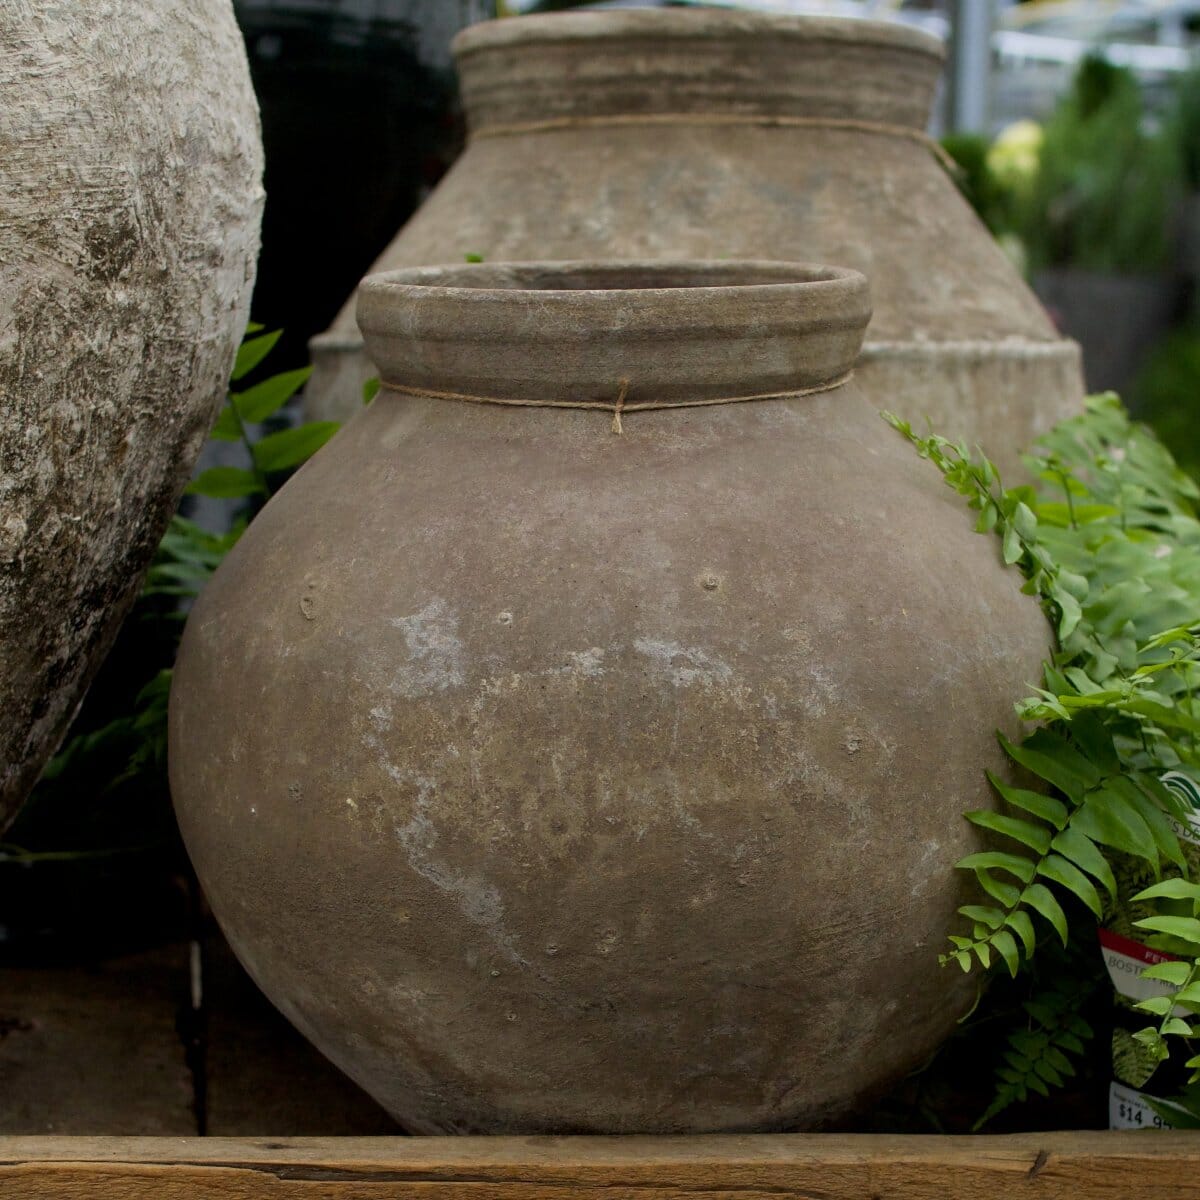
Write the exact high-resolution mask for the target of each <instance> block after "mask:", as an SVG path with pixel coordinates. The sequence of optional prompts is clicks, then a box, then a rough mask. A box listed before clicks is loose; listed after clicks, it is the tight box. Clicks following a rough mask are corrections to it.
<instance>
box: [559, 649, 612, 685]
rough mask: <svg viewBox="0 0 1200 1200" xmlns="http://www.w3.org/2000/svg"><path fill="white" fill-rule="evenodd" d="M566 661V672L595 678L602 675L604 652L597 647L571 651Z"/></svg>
mask: <svg viewBox="0 0 1200 1200" xmlns="http://www.w3.org/2000/svg"><path fill="white" fill-rule="evenodd" d="M567 659H568V660H569V665H568V666H567V670H568V671H569V672H570V673H571V674H573V675H586V676H588V678H595V677H596V676H597V675H603V674H604V665H603V664H604V651H603V650H601V649H600V647H599V646H593V647H592V648H591V649H590V650H573V651H572V652H571V653H570V654H568V655H567Z"/></svg>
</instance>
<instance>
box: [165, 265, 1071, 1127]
mask: <svg viewBox="0 0 1200 1200" xmlns="http://www.w3.org/2000/svg"><path fill="white" fill-rule="evenodd" d="M360 311H361V320H362V324H363V328H364V330H365V331H366V335H367V344H368V347H369V349H370V352H371V354H372V356H373V357H374V359H375V361H377V362H379V363H380V364H381V366H382V369H383V373H384V378H385V379H386V380H387V381H388V384H389V385H393V386H395V387H399V388H402V389H406V390H405V391H404V392H403V393H394V392H391V391H387V390H385V391H384V392H382V393H381V394H380V396H379V398H378V399H377V400H376V402H375V403H374V404H373V405H372V406H371V408H369V409H368V410H367V411H366V412H365V413H364V414H363V416H362V417H361V418H359V419H358V420H356V421H354V422H352V423H351V424H350V425H348V426H347V427H346V428H345V429H344V430H343V431H342V432H341V433H340V434H339V435H338V436H337V437H336V438H335V439H334V440H333V441H332V442H331V443H330V445H329V446H328V447H326V448H325V449H324V450H322V451H321V453H320V454H319V455H318V456H317V457H316V458H315V459H314V460H313V461H312V462H310V463H309V464H308V465H306V466H305V467H304V468H303V469H302V470H301V471H300V472H299V473H298V474H297V475H296V477H295V478H294V479H293V480H292V481H291V482H289V483H288V484H287V486H286V487H285V488H283V490H282V491H281V492H280V493H279V494H278V495H277V496H276V497H275V499H273V500H272V501H271V503H270V504H269V505H268V506H267V507H266V509H265V510H264V511H263V513H262V514H261V515H260V516H259V517H258V518H257V520H256V521H255V522H254V524H253V525H252V526H251V527H250V529H249V531H248V532H247V533H246V535H245V537H244V538H243V539H242V541H241V542H240V543H239V544H238V546H237V547H236V548H235V550H234V551H233V552H232V553H231V554H230V556H229V558H228V559H227V560H226V562H225V563H224V564H223V565H222V567H221V568H220V570H219V571H218V572H217V574H216V576H215V578H214V580H213V581H212V584H211V585H210V587H209V588H208V589H207V591H206V592H205V594H204V595H203V596H202V597H201V599H200V601H199V603H198V604H197V606H196V609H195V611H194V613H193V614H192V617H191V620H190V621H189V623H188V627H187V631H186V634H185V637H184V640H183V645H182V648H181V651H180V655H179V661H178V667H177V671H176V677H175V687H174V691H173V693H172V699H171V747H170V750H171V782H172V789H173V791H174V795H175V801H176V805H177V809H178V814H179V819H180V824H181V827H182V830H183V834H184V838H185V840H186V843H187V846H188V849H189V851H190V853H191V855H192V859H193V862H194V863H195V866H196V869H197V871H198V872H199V875H200V878H201V879H202V881H203V883H204V885H205V888H206V890H207V892H208V895H209V898H210V900H211V902H212V906H213V909H214V911H215V913H216V914H217V917H218V919H219V920H220V922H221V924H222V927H223V928H224V929H225V931H226V933H227V934H228V936H229V939H230V941H231V943H232V945H233V946H234V949H235V950H236V951H237V953H238V955H239V956H240V957H241V959H242V961H243V962H244V963H245V964H246V966H247V968H248V969H249V971H250V972H251V974H252V975H253V976H254V977H255V979H256V980H257V981H258V983H259V984H260V985H261V987H262V988H263V989H264V991H266V993H267V994H268V995H269V996H270V997H271V998H272V999H273V1000H274V1001H275V1003H276V1004H278V1005H279V1007H280V1008H281V1009H282V1010H283V1011H284V1012H285V1013H286V1014H287V1015H288V1016H289V1017H290V1018H291V1019H292V1020H293V1021H294V1022H295V1023H296V1024H297V1025H298V1026H299V1028H300V1029H301V1030H303V1031H304V1032H305V1033H306V1034H307V1035H308V1036H309V1037H311V1038H312V1039H313V1041H314V1042H316V1044H317V1045H318V1046H319V1047H320V1048H321V1049H322V1050H323V1051H324V1052H325V1053H326V1054H327V1055H329V1057H330V1058H332V1059H333V1061H334V1062H336V1063H337V1064H339V1065H340V1066H341V1067H342V1068H343V1069H345V1070H346V1071H347V1072H348V1073H349V1074H350V1075H352V1076H353V1077H354V1078H355V1079H356V1080H357V1081H358V1082H359V1083H360V1084H362V1086H363V1087H365V1088H366V1089H367V1090H368V1091H370V1092H371V1093H372V1094H373V1095H374V1096H375V1097H376V1098H377V1099H378V1100H379V1101H380V1102H381V1103H382V1104H384V1105H385V1106H386V1107H387V1108H388V1110H389V1111H390V1112H392V1113H393V1114H394V1115H395V1116H396V1117H397V1119H398V1120H400V1121H401V1122H403V1123H404V1124H406V1125H407V1126H409V1127H410V1128H412V1129H414V1130H418V1131H422V1132H433V1131H495V1132H500V1131H510V1132H517V1131H522V1132H527V1131H555V1130H557V1131H569V1130H579V1131H593V1132H605V1131H614V1132H618V1131H625V1132H627V1131H635V1130H663V1131H671V1130H676V1131H689V1132H694V1131H702V1130H718V1129H728V1130H739V1129H745V1130H752V1129H777V1128H781V1127H787V1126H793V1125H797V1124H798V1125H811V1124H815V1123H818V1122H820V1121H822V1120H825V1119H828V1118H831V1117H835V1116H836V1115H838V1114H839V1113H842V1112H844V1111H845V1110H846V1109H847V1108H849V1107H850V1106H852V1105H854V1104H856V1103H858V1102H860V1101H862V1100H863V1099H864V1098H866V1097H869V1096H870V1095H872V1094H874V1093H875V1092H876V1091H877V1090H878V1089H879V1088H881V1087H883V1086H884V1085H886V1084H888V1083H889V1082H890V1081H892V1080H894V1079H896V1078H897V1076H899V1075H901V1074H903V1073H904V1072H906V1071H908V1070H909V1069H910V1068H912V1067H913V1066H914V1065H915V1064H917V1063H918V1062H920V1061H921V1060H922V1059H923V1058H924V1057H925V1056H926V1055H928V1054H929V1053H930V1052H931V1051H932V1049H933V1048H934V1047H935V1046H936V1045H937V1044H938V1043H939V1041H940V1040H941V1039H942V1038H944V1037H945V1036H946V1035H947V1034H948V1033H949V1032H950V1031H951V1030H952V1028H953V1026H954V1022H955V1019H956V1017H958V1016H960V1015H961V1013H962V1012H963V1010H964V1008H965V1007H966V1006H967V1005H968V1004H969V1003H970V1002H971V1000H972V998H973V994H974V986H973V984H971V983H970V982H966V981H964V977H963V976H962V975H961V974H960V973H958V972H956V971H954V972H952V971H945V970H943V969H941V968H940V967H939V966H938V964H937V954H938V950H939V946H940V944H941V942H942V939H943V937H944V935H945V933H946V931H947V930H948V929H949V928H950V927H951V924H952V922H953V921H954V920H955V916H954V913H955V908H956V906H957V905H958V904H960V903H962V902H963V895H962V893H961V886H962V885H961V873H957V872H955V871H954V870H953V869H952V864H953V863H954V861H955V860H956V859H957V858H959V857H960V856H961V855H963V854H966V853H969V852H971V850H972V849H973V848H975V847H976V842H975V839H974V836H973V834H972V831H971V827H970V826H969V824H968V823H967V822H966V821H964V820H963V819H962V816H961V814H962V812H963V811H964V809H968V808H976V807H979V806H981V805H986V804H988V803H989V802H990V801H989V795H988V785H987V782H986V780H985V778H984V774H983V772H984V768H985V767H991V768H992V769H994V770H996V771H999V772H1001V773H1003V772H1004V770H1005V767H1004V763H1003V761H1002V756H1001V755H1000V754H999V752H998V750H997V747H996V742H995V736H994V730H995V729H996V728H997V727H1003V728H1010V729H1011V727H1012V724H1013V715H1012V702H1013V700H1014V699H1015V698H1016V697H1017V696H1018V695H1020V694H1021V693H1022V692H1023V690H1024V689H1025V687H1026V685H1027V683H1028V682H1029V681H1031V680H1035V679H1037V678H1038V674H1039V671H1040V664H1041V661H1042V659H1043V657H1044V655H1045V654H1046V653H1047V647H1048V642H1049V630H1048V628H1047V626H1046V624H1045V622H1044V620H1043V618H1042V616H1041V613H1040V611H1039V609H1038V606H1037V604H1036V603H1035V602H1034V601H1033V600H1031V599H1030V598H1028V597H1025V596H1022V595H1021V594H1020V592H1019V583H1020V580H1019V578H1018V577H1017V576H1016V575H1015V574H1014V573H1013V572H1011V571H1006V570H1005V569H1004V568H1003V567H1002V565H1001V563H1000V559H999V556H998V553H997V549H996V545H995V544H994V539H992V538H987V537H980V536H978V535H976V534H974V533H973V532H972V528H971V520H970V516H969V514H968V513H967V512H966V511H965V510H964V508H963V507H962V505H961V503H960V502H959V500H958V499H957V498H956V497H955V496H953V495H952V494H951V493H950V492H949V491H948V490H947V489H946V488H945V487H944V486H943V485H942V483H941V480H940V477H939V476H938V475H937V472H936V471H934V470H933V469H932V468H931V467H930V466H929V465H928V464H927V463H924V462H922V461H921V460H919V459H918V458H917V457H916V455H915V454H914V453H913V452H912V450H911V448H910V447H909V445H908V444H907V443H906V442H905V441H904V440H903V439H902V438H901V437H900V436H899V435H898V434H896V433H895V432H894V431H893V430H891V429H890V428H889V427H888V426H887V425H886V424H885V423H884V422H883V421H882V420H880V418H879V417H878V416H877V415H876V414H875V413H874V411H873V410H872V408H871V406H870V405H869V404H868V403H867V401H866V400H865V399H864V398H863V396H862V394H861V393H860V391H859V390H858V388H857V387H855V386H854V385H853V384H851V383H848V382H843V381H844V380H845V377H846V373H847V371H848V370H849V369H850V367H851V364H852V363H853V362H854V359H855V356H856V354H857V352H858V349H859V344H860V340H861V337H862V332H863V329H864V327H865V326H866V322H867V318H868V302H867V294H866V285H865V282H864V280H863V278H862V277H861V276H860V275H858V274H856V273H854V272H848V271H840V270H834V269H829V268H811V267H802V266H795V265H778V264H775V265H771V264H744V265H736V266H735V265H722V264H711V263H710V264H690V265H679V266H670V265H661V266H654V265H645V266H641V267H639V266H630V265H610V266H602V265H596V264H592V265H579V264H576V265H542V266H537V265H532V266H526V267H520V266H513V267H507V266H504V267H502V266H495V267H489V266H481V267H466V266H463V267H456V268H454V267H452V268H447V269H425V270H410V271H406V272H399V273H395V274H392V275H385V276H381V277H378V278H376V279H374V280H371V281H368V283H367V284H365V285H364V289H363V294H362V300H361V310H360ZM622 381H625V382H624V383H622ZM806 392H809V393H810V394H805V393H806ZM448 395H449V398H447V397H448ZM456 397H457V398H456ZM463 397H474V398H475V400H474V401H472V400H470V399H464V398H463ZM622 398H623V403H624V411H623V412H622V413H621V414H620V417H621V422H620V423H621V425H622V427H623V432H621V433H616V432H614V431H613V430H614V424H615V423H616V422H615V417H614V413H613V411H612V409H613V407H614V405H615V404H616V402H617V401H618V400H620V399H622ZM487 399H500V400H504V401H506V403H503V404H502V403H488V402H479V401H480V400H484V401H486V400H487ZM729 400H733V401H738V402H733V403H726V401H729ZM521 401H526V402H530V401H532V402H534V405H535V406H527V404H522V403H520V402H521ZM545 401H552V402H554V403H555V404H560V403H567V404H578V405H583V406H584V407H582V408H570V407H566V408H564V407H539V406H536V405H537V403H538V402H545ZM644 405H652V406H654V407H652V408H650V409H645V408H643V407H642V406H644ZM681 405H689V407H678V406H681ZM691 405H694V406H695V407H691ZM659 406H664V407H659ZM593 409H598V411H593Z"/></svg>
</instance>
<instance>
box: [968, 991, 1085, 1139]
mask: <svg viewBox="0 0 1200 1200" xmlns="http://www.w3.org/2000/svg"><path fill="white" fill-rule="evenodd" d="M1088 999H1089V992H1088V990H1087V989H1086V988H1082V987H1080V986H1079V982H1078V980H1076V979H1072V978H1060V979H1057V980H1055V981H1054V982H1052V983H1051V984H1050V985H1049V986H1047V987H1044V988H1042V989H1041V990H1039V991H1037V992H1035V993H1034V995H1033V996H1032V997H1031V998H1030V999H1029V1000H1026V1001H1025V1002H1024V1003H1023V1004H1022V1005H1021V1014H1020V1018H1019V1019H1018V1020H1017V1022H1016V1023H1015V1024H1014V1025H1013V1026H1012V1027H1011V1028H1010V1029H1009V1032H1008V1035H1007V1037H1006V1038H1005V1041H1004V1049H1003V1051H1002V1052H1001V1062H1000V1065H999V1066H998V1067H997V1068H996V1085H995V1095H994V1096H993V1098H992V1102H991V1103H990V1104H989V1105H988V1106H987V1108H986V1109H985V1110H984V1112H983V1114H982V1115H981V1116H980V1117H979V1119H978V1120H977V1121H976V1122H975V1125H974V1128H975V1129H981V1128H983V1126H985V1125H987V1124H988V1123H989V1122H990V1121H992V1120H993V1119H994V1118H995V1117H997V1116H999V1114H1000V1113H1002V1112H1003V1111H1004V1110H1005V1109H1006V1108H1008V1107H1009V1106H1010V1105H1013V1104H1017V1103H1024V1102H1025V1101H1027V1100H1028V1099H1029V1097H1030V1096H1031V1095H1039V1096H1048V1095H1049V1094H1050V1089H1051V1088H1060V1087H1062V1086H1063V1085H1064V1084H1065V1083H1066V1082H1067V1080H1068V1079H1071V1078H1073V1077H1074V1076H1075V1075H1076V1073H1077V1072H1076V1060H1078V1059H1079V1058H1080V1057H1081V1056H1082V1055H1083V1054H1084V1052H1085V1050H1086V1048H1087V1047H1086V1045H1085V1043H1087V1042H1089V1041H1090V1040H1091V1039H1092V1037H1093V1036H1094V1035H1093V1031H1092V1027H1091V1025H1090V1024H1089V1023H1088V1022H1087V1020H1086V1019H1085V1018H1084V1016H1083V1015H1082V1012H1081V1010H1082V1009H1083V1007H1084V1005H1085V1004H1086V1002H1087V1000H1088Z"/></svg>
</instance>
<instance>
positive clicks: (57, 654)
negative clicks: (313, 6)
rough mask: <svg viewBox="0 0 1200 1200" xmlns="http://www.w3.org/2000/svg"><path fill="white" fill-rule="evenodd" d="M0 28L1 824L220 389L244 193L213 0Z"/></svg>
mask: <svg viewBox="0 0 1200 1200" xmlns="http://www.w3.org/2000/svg"><path fill="white" fill-rule="evenodd" d="M0 25H2V26H3V37H2V38H0V163H2V164H3V166H2V167H0V171H2V172H3V176H4V183H3V189H2V190H3V197H2V199H0V389H2V392H3V396H2V402H0V713H2V714H3V720H2V721H0V829H2V828H3V827H4V826H5V824H6V823H7V821H8V819H9V818H11V816H12V815H13V813H14V812H15V811H16V808H17V806H18V805H19V804H20V802H21V801H22V799H23V798H24V796H25V794H26V793H27V792H28V790H29V789H30V788H31V787H32V786H33V784H34V782H35V781H36V780H37V778H38V775H39V773H40V771H41V769H42V766H43V764H44V763H45V760H46V758H47V757H48V756H49V755H50V754H51V753H52V752H53V751H54V749H55V747H56V746H57V744H58V742H59V740H60V739H61V737H62V735H63V732H64V730H65V729H66V727H67V725H68V723H69V722H70V720H71V717H72V716H73V715H74V712H75V708H76V706H77V705H78V703H79V700H80V698H81V697H82V695H83V693H84V691H85V690H86V688H87V685H88V683H89V682H90V680H91V678H92V675H93V674H94V672H95V670H96V668H97V667H98V666H99V664H100V661H101V659H102V658H103V657H104V655H105V654H106V653H107V651H108V648H109V646H110V644H111V642H112V639H113V637H114V636H115V634H116V630H117V627H118V625H119V623H120V620H121V618H122V616H123V615H124V613H125V611H126V610H127V609H128V607H129V605H130V603H132V601H133V598H134V596H135V595H136V594H137V591H138V587H139V585H140V583H141V576H142V572H143V569H144V568H145V566H146V564H147V563H148V562H149V560H150V557H151V555H152V554H153V553H154V549H155V547H156V546H157V544H158V540H159V537H160V536H161V534H162V532H163V529H164V527H165V525H166V523H167V521H168V520H169V518H170V516H171V513H172V512H173V511H174V509H175V505H176V502H177V501H178V499H179V493H180V491H181V490H182V488H183V485H184V482H185V481H186V479H187V476H188V472H189V470H190V468H191V465H192V463H193V462H194V461H195V458H196V455H197V453H198V452H199V450H200V446H201V444H202V443H203V441H204V438H205V436H206V435H207V433H208V429H209V426H210V425H211V423H212V419H213V417H214V416H215V414H216V408H217V405H218V404H219V403H220V401H221V399H222V397H223V395H224V389H225V384H226V381H227V380H228V378H229V369H230V367H231V365H232V363H233V356H234V353H235V352H236V349H237V344H238V341H239V340H240V338H241V335H242V332H243V330H244V329H245V325H246V317H247V310H248V307H249V301H250V289H251V286H252V284H253V282H254V263H255V256H256V254H257V251H258V230H259V220H260V218H261V215H262V202H263V193H262V184H261V175H262V147H261V143H260V139H259V132H258V109H257V107H256V105H255V101H254V93H253V91H252V90H251V87H250V76H249V72H248V70H247V67H246V55H245V51H244V49H243V46H242V38H241V35H240V34H239V33H238V29H237V26H236V25H235V24H234V20H233V12H232V10H231V8H230V4H229V0H160V2H158V3H154V4H147V3H145V2H144V0H64V2H61V3H56V4H45V3H42V2H41V0H7V2H6V3H5V4H4V11H3V18H2V20H0Z"/></svg>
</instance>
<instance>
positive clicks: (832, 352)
mask: <svg viewBox="0 0 1200 1200" xmlns="http://www.w3.org/2000/svg"><path fill="white" fill-rule="evenodd" d="M870 315H871V307H870V296H869V288H868V284H867V280H866V278H865V276H863V275H862V274H861V273H859V272H858V271H854V270H850V269H848V268H844V267H834V266H824V265H820V264H813V263H788V262H769V261H762V260H746V261H736V262H734V261H716V262H705V261H690V260H681V261H665V262H659V261H646V260H627V261H618V262H591V261H566V262H532V263H470V264H449V265H442V266H430V267H410V268H406V269H403V270H398V271H389V272H384V273H382V274H379V275H373V276H368V278H367V279H365V280H364V281H363V283H362V285H361V286H360V288H359V300H358V322H359V325H360V327H361V329H362V332H363V337H364V339H365V342H366V347H367V352H368V354H369V355H370V357H371V359H372V361H374V362H375V363H376V365H377V366H378V367H379V370H380V377H381V379H382V381H383V382H384V384H385V385H386V386H388V387H390V388H394V389H396V390H399V391H432V392H436V393H438V394H454V395H457V396H460V397H465V398H482V399H494V400H497V401H504V400H509V401H511V400H524V401H532V402H539V403H547V404H549V403H550V402H551V401H555V400H557V401H559V402H588V401H601V400H608V401H609V402H612V400H613V398H614V396H615V394H616V392H617V390H618V387H619V386H620V382H621V381H623V380H627V381H628V388H627V390H628V392H629V397H628V398H629V402H630V403H631V404H634V403H649V402H663V403H669V404H681V403H686V402H692V403H694V402H697V401H711V400H712V399H714V398H723V397H729V398H739V397H746V396H759V395H774V394H779V395H791V394H793V393H796V392H800V391H805V390H810V389H813V388H823V387H832V386H834V384H835V383H836V382H837V381H839V380H840V379H842V378H843V377H845V376H846V375H847V374H848V373H849V371H850V370H851V368H852V366H853V364H854V361H855V359H856V358H857V357H858V354H859V352H860V349H861V346H862V339H863V334H864V332H865V330H866V326H867V322H868V321H869V319H870Z"/></svg>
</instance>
